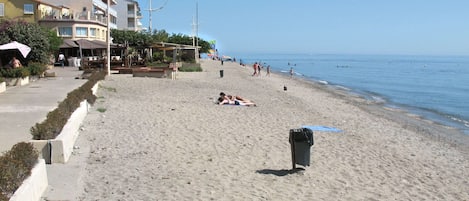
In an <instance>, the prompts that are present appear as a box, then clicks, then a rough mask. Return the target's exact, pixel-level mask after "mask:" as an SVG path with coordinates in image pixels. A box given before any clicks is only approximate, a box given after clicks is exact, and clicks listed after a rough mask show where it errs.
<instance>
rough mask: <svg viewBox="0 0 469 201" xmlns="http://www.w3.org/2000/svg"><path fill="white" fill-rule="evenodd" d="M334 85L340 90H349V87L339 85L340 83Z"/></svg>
mask: <svg viewBox="0 0 469 201" xmlns="http://www.w3.org/2000/svg"><path fill="white" fill-rule="evenodd" d="M334 87H335V88H337V89H340V90H344V91H351V89H350V88H347V87H344V86H340V85H335V86H334Z"/></svg>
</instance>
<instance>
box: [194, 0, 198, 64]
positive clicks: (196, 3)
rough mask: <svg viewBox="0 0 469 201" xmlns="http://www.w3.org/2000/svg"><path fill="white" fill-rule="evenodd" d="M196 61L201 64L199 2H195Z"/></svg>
mask: <svg viewBox="0 0 469 201" xmlns="http://www.w3.org/2000/svg"><path fill="white" fill-rule="evenodd" d="M195 61H196V63H199V1H196V2H195Z"/></svg>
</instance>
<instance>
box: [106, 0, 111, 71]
mask: <svg viewBox="0 0 469 201" xmlns="http://www.w3.org/2000/svg"><path fill="white" fill-rule="evenodd" d="M110 2H111V0H107V11H106V12H107V37H106V43H107V56H106V66H107V76H110V75H111V28H110V27H109V23H110V21H111V15H110V14H109V10H110V9H109V8H110V7H111V3H110Z"/></svg>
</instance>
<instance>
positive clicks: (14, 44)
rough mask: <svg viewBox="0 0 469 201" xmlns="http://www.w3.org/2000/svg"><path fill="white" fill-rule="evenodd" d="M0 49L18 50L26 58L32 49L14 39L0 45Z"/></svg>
mask: <svg viewBox="0 0 469 201" xmlns="http://www.w3.org/2000/svg"><path fill="white" fill-rule="evenodd" d="M0 50H18V51H20V52H21V55H23V57H24V58H26V57H27V56H28V54H29V52H30V51H31V48H30V47H29V46H27V45H25V44H22V43H18V42H16V41H13V42H11V43H7V44H3V45H0Z"/></svg>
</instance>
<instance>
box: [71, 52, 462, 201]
mask: <svg viewBox="0 0 469 201" xmlns="http://www.w3.org/2000/svg"><path fill="white" fill-rule="evenodd" d="M201 62H202V67H203V69H204V71H203V72H197V73H179V74H178V79H177V80H170V79H158V78H134V77H132V75H118V74H113V75H111V76H110V77H107V78H106V80H105V81H103V82H102V83H101V84H100V89H99V91H98V97H99V98H98V100H97V101H96V103H95V105H94V106H93V107H92V108H91V111H90V113H89V114H88V116H87V117H86V119H85V121H84V122H83V125H82V131H81V132H80V137H79V138H80V139H79V140H80V141H81V142H83V143H86V144H88V145H89V146H90V150H89V152H90V154H89V158H88V159H87V160H86V164H84V165H85V166H86V167H85V168H86V172H85V175H84V176H83V178H82V181H81V182H82V184H83V188H81V187H79V188H77V191H80V192H79V193H78V195H79V197H78V198H76V200H469V180H468V179H467V178H469V155H468V153H469V151H468V149H469V148H468V144H469V143H468V142H469V141H468V139H467V138H468V137H467V136H462V135H460V133H459V132H458V131H456V130H454V129H451V128H446V127H444V126H440V125H436V124H434V123H432V122H429V121H425V120H422V119H420V118H419V117H416V116H413V115H409V114H406V113H405V112H402V111H395V110H392V109H386V108H384V107H383V106H382V105H379V104H375V103H370V102H368V101H366V100H363V99H361V98H359V97H355V96H353V95H347V93H346V92H344V91H338V90H333V89H329V88H328V87H326V86H324V85H320V84H316V83H311V82H306V81H304V80H301V79H300V78H297V77H295V78H293V79H291V78H289V77H285V76H282V75H279V74H271V76H270V77H266V76H265V70H264V71H263V72H262V76H261V77H252V76H251V74H252V67H251V66H246V67H242V66H240V65H239V64H236V63H231V62H225V63H224V65H223V66H221V65H220V62H217V61H210V60H202V61H201ZM220 69H223V70H224V77H223V78H220V76H219V70H220ZM284 86H287V89H288V90H287V91H284V90H283V87H284ZM220 92H225V93H227V94H232V95H239V96H242V97H245V98H247V99H250V100H252V101H254V102H255V103H256V104H257V106H256V107H246V106H229V105H216V104H215V101H216V98H217V97H218V94H219V93H220ZM98 110H105V111H104V112H100V111H98ZM303 125H323V126H330V127H335V128H339V129H341V130H343V132H340V133H332V132H314V140H315V144H314V146H313V147H312V150H311V166H309V167H306V168H305V170H304V171H300V172H292V171H290V169H291V168H292V167H291V166H292V165H291V152H290V144H289V142H288V136H289V130H290V129H292V128H300V127H301V126H303Z"/></svg>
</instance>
